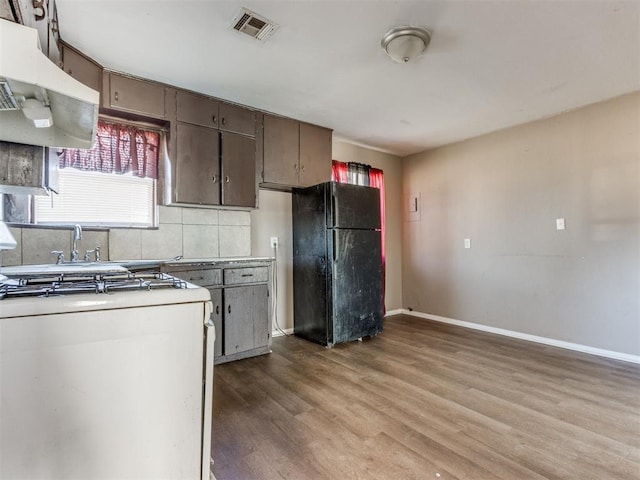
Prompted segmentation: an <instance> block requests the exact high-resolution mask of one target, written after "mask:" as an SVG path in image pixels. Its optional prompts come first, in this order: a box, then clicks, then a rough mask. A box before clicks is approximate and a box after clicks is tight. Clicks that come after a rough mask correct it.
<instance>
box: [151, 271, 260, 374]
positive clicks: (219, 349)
mask: <svg viewBox="0 0 640 480" xmlns="http://www.w3.org/2000/svg"><path fill="white" fill-rule="evenodd" d="M163 271H164V272H166V273H168V274H170V275H173V276H175V277H178V278H181V279H183V280H186V281H187V282H190V283H193V284H196V285H200V286H202V287H206V288H207V290H209V293H210V294H211V303H212V305H213V308H212V313H211V319H212V320H213V323H214V325H215V329H216V340H215V345H214V358H215V363H216V364H217V363H224V362H230V361H232V360H240V359H242V358H247V357H253V356H256V355H262V354H265V353H270V352H271V296H270V291H271V271H272V265H271V261H267V260H264V261H259V262H258V261H253V262H246V263H244V264H240V265H239V262H213V263H206V264H204V263H197V264H190V263H180V264H168V265H165V266H164V267H163Z"/></svg>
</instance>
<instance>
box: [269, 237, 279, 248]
mask: <svg viewBox="0 0 640 480" xmlns="http://www.w3.org/2000/svg"><path fill="white" fill-rule="evenodd" d="M271 248H278V237H271Z"/></svg>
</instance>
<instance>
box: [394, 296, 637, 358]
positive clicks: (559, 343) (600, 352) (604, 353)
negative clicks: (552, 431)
mask: <svg viewBox="0 0 640 480" xmlns="http://www.w3.org/2000/svg"><path fill="white" fill-rule="evenodd" d="M400 313H402V314H404V315H411V316H412V317H417V318H422V319H426V320H433V321H436V322H440V323H448V324H450V325H457V326H459V327H464V328H471V329H473V330H480V331H483V332H489V333H495V334H497V335H504V336H505V337H513V338H519V339H520V340H527V341H529V342H535V343H542V344H544V345H551V346H552V347H559V348H565V349H567V350H574V351H576V352H582V353H588V354H591V355H597V356H599V357H606V358H612V359H614V360H622V361H623V362H630V363H637V364H640V356H639V355H631V354H629V353H622V352H614V351H613V350H604V349H602V348H595V347H589V346H588V345H580V344H578V343H571V342H565V341H563V340H555V339H553V338H547V337H539V336H537V335H531V334H528V333H522V332H516V331H513V330H506V329H504V328H497V327H491V326H489V325H482V324H481V323H473V322H465V321H463V320H456V319H454V318H448V317H441V316H439V315H432V314H430V313H422V312H416V311H413V310H407V309H404V308H401V309H399V310H393V313H392V312H388V313H387V315H397V314H400Z"/></svg>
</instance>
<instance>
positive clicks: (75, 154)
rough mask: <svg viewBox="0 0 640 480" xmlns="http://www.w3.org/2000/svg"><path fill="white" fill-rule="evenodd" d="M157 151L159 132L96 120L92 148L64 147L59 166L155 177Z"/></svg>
mask: <svg viewBox="0 0 640 480" xmlns="http://www.w3.org/2000/svg"><path fill="white" fill-rule="evenodd" d="M159 151H160V134H159V133H158V132H155V131H153V130H143V129H140V128H137V127H134V126H131V125H121V124H116V123H107V122H102V121H99V122H98V132H97V135H96V143H95V145H94V146H93V148H91V149H90V150H82V149H79V148H68V149H65V150H63V152H62V154H61V156H60V168H65V167H73V168H77V169H79V170H85V171H90V172H102V173H120V174H122V173H128V172H133V174H134V175H135V176H137V177H141V178H145V177H146V178H154V179H157V178H158V157H159Z"/></svg>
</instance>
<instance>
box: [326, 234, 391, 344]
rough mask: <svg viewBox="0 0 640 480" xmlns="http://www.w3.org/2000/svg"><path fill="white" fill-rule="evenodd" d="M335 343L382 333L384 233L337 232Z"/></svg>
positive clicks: (334, 243)
mask: <svg viewBox="0 0 640 480" xmlns="http://www.w3.org/2000/svg"><path fill="white" fill-rule="evenodd" d="M331 240H332V241H331V243H332V253H333V259H332V260H333V261H332V265H331V266H332V274H331V279H332V292H331V293H332V296H333V299H332V305H333V339H332V341H331V342H330V343H340V342H349V341H352V340H356V339H358V338H361V337H367V336H372V335H377V334H378V333H380V332H381V331H382V316H383V313H382V312H383V306H382V266H381V262H380V255H381V254H380V250H381V246H380V232H377V231H375V230H353V229H341V230H338V229H336V230H333V232H332V235H331Z"/></svg>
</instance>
